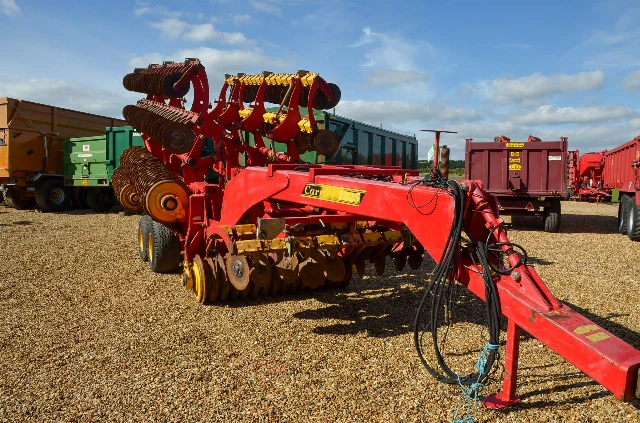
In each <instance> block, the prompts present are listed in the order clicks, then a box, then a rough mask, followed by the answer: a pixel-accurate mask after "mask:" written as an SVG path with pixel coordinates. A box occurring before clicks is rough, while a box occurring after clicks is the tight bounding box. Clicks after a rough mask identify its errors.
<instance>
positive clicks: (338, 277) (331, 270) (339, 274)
mask: <svg viewBox="0 0 640 423" xmlns="http://www.w3.org/2000/svg"><path fill="white" fill-rule="evenodd" d="M346 274H347V268H346V266H345V264H344V261H343V260H342V259H341V258H340V257H334V259H333V260H331V261H329V262H327V266H326V267H325V269H324V276H325V277H326V278H327V279H329V280H330V281H333V282H342V281H343V280H344V277H345V276H346Z"/></svg>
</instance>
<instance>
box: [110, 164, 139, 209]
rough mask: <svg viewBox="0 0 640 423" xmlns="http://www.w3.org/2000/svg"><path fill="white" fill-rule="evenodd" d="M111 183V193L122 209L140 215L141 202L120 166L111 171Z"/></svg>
mask: <svg viewBox="0 0 640 423" xmlns="http://www.w3.org/2000/svg"><path fill="white" fill-rule="evenodd" d="M111 182H112V186H113V192H114V193H115V194H116V198H117V199H118V202H119V203H120V204H121V205H122V208H123V209H125V211H128V212H129V213H142V210H143V207H142V202H141V201H140V197H139V196H138V194H137V193H136V190H135V189H134V187H133V183H132V182H131V179H129V175H128V174H127V172H126V171H125V169H124V167H122V166H120V167H117V168H115V169H114V170H113V175H112V176H111Z"/></svg>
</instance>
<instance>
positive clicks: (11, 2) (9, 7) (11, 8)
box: [0, 0, 20, 16]
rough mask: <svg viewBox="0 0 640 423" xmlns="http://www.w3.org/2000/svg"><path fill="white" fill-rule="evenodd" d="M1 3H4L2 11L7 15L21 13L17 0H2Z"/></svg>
mask: <svg viewBox="0 0 640 423" xmlns="http://www.w3.org/2000/svg"><path fill="white" fill-rule="evenodd" d="M0 5H2V11H3V12H4V14H5V15H7V16H14V15H18V14H20V8H19V7H18V5H17V4H16V1H15V0H0Z"/></svg>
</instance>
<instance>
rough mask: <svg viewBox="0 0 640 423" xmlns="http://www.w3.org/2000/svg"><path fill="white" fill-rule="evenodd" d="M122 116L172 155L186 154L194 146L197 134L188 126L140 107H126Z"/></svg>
mask: <svg viewBox="0 0 640 423" xmlns="http://www.w3.org/2000/svg"><path fill="white" fill-rule="evenodd" d="M122 115H123V116H124V118H125V119H126V121H127V122H129V124H130V125H131V126H133V127H134V128H137V129H139V130H141V131H142V132H144V133H145V134H148V135H150V136H151V137H152V138H153V139H154V140H156V141H158V142H159V143H160V144H162V146H163V147H165V148H166V149H167V150H169V151H170V152H172V153H175V154H184V153H187V152H188V151H189V150H191V147H192V146H193V141H194V139H195V134H194V133H193V131H192V130H191V128H190V127H189V126H188V125H185V124H183V123H180V122H175V121H173V120H170V119H167V118H166V117H164V116H160V115H158V114H156V113H153V112H150V111H149V110H145V109H143V108H141V107H138V106H131V105H129V106H126V107H125V108H124V109H123V110H122Z"/></svg>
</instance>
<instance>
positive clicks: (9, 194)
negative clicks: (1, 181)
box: [4, 188, 36, 210]
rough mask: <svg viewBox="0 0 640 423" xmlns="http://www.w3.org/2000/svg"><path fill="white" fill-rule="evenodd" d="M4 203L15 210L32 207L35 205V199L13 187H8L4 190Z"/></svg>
mask: <svg viewBox="0 0 640 423" xmlns="http://www.w3.org/2000/svg"><path fill="white" fill-rule="evenodd" d="M4 203H5V204H6V205H7V206H9V207H13V208H14V209H16V210H27V209H32V208H34V207H35V205H36V199H35V198H34V197H29V196H26V195H24V192H23V191H21V190H18V189H15V188H8V189H7V191H5V195H4Z"/></svg>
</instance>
